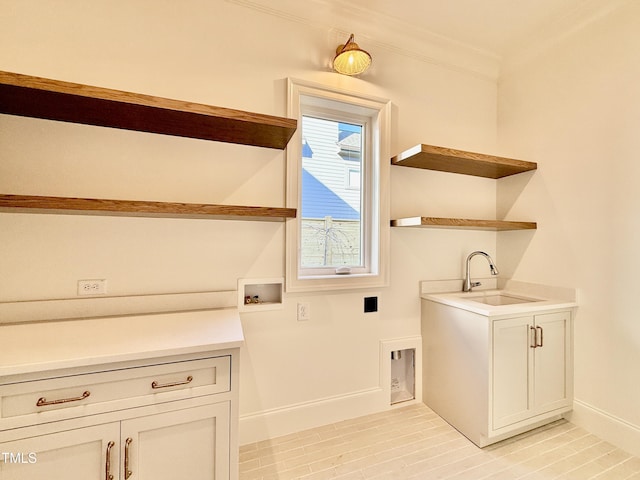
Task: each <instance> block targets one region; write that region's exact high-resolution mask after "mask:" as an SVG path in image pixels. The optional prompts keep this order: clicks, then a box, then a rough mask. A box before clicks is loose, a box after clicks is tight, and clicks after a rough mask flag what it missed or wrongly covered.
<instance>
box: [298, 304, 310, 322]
mask: <svg viewBox="0 0 640 480" xmlns="http://www.w3.org/2000/svg"><path fill="white" fill-rule="evenodd" d="M307 320H311V304H310V303H309V302H300V303H298V321H299V322H304V321H307Z"/></svg>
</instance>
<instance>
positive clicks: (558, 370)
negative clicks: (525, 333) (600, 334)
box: [534, 312, 571, 413]
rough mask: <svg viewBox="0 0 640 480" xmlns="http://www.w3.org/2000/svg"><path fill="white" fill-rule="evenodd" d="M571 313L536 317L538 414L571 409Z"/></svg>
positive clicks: (536, 404)
mask: <svg viewBox="0 0 640 480" xmlns="http://www.w3.org/2000/svg"><path fill="white" fill-rule="evenodd" d="M570 322H571V313H570V312H559V313H549V314H544V315H536V317H535V324H536V330H537V336H538V338H537V342H538V347H537V348H536V349H535V401H534V405H535V410H536V413H543V412H548V411H551V410H555V409H556V408H562V407H564V406H566V405H568V404H569V403H570V402H571V400H570V395H569V387H570V386H569V385H568V376H569V368H570V354H571V347H570V345H571V344H570V341H571V323H570Z"/></svg>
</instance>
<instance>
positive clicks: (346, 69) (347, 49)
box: [333, 34, 371, 75]
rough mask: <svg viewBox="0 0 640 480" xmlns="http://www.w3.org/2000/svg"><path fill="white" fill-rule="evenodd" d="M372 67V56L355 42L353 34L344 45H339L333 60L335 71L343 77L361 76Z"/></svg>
mask: <svg viewBox="0 0 640 480" xmlns="http://www.w3.org/2000/svg"><path fill="white" fill-rule="evenodd" d="M369 65H371V55H369V53H368V52H365V51H364V50H362V49H361V48H360V47H359V46H358V44H357V43H356V42H354V41H353V34H351V36H350V37H349V40H347V43H345V44H344V45H339V46H338V48H337V49H336V56H335V58H334V59H333V69H334V70H335V71H336V72H338V73H342V74H343V75H359V74H361V73H362V72H364V71H365V70H366V69H367V68H369Z"/></svg>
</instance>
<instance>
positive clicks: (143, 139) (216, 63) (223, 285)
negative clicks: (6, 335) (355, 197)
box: [0, 0, 568, 442]
mask: <svg viewBox="0 0 640 480" xmlns="http://www.w3.org/2000/svg"><path fill="white" fill-rule="evenodd" d="M0 11H2V12H3V16H2V22H3V23H2V25H1V28H0V69H2V70H6V71H13V72H18V73H25V74H31V75H39V76H43V77H49V78H55V79H60V80H67V81H73V82H78V83H86V84H90V85H98V86H103V87H110V88H118V89H122V90H128V91H133V92H141V93H146V94H153V95H159V96H164V97H170V98H177V99H181V100H192V101H196V102H202V103H209V104H213V105H219V106H225V107H231V108H239V109H245V110H249V111H255V112H260V113H267V114H275V115H284V112H285V111H286V104H285V99H286V90H285V85H286V81H285V79H286V78H287V77H296V78H301V79H304V80H310V81H314V82H319V83H323V84H327V85H332V86H335V87H339V88H343V89H347V90H351V91H355V92H364V93H367V94H371V95H376V96H379V97H384V98H389V99H390V100H391V101H392V102H393V125H394V126H393V132H392V152H393V153H394V154H395V153H398V152H399V151H401V150H403V149H406V148H408V147H411V146H413V145H415V144H417V143H420V142H424V143H431V144H435V145H444V146H450V147H455V148H462V149H468V150H474V151H485V152H487V153H497V152H495V138H496V99H497V96H496V95H497V93H496V83H495V81H494V80H492V79H491V78H488V77H486V76H483V75H479V74H476V73H470V72H468V71H466V70H464V69H461V68H458V67H450V66H448V65H447V62H446V61H443V60H438V61H435V60H433V61H432V60H430V59H429V58H428V57H421V56H418V55H414V54H407V53H406V52H403V51H402V50H401V49H399V48H390V47H389V46H385V45H382V44H379V43H378V44H376V43H375V42H373V41H372V42H371V44H370V45H366V43H367V41H366V38H361V39H359V41H360V43H361V44H362V45H363V46H365V45H366V47H367V48H368V50H369V51H371V53H372V54H373V56H374V65H373V67H372V69H371V70H370V72H369V73H367V74H366V75H364V76H363V77H362V78H360V79H354V78H347V77H342V76H338V75H337V74H334V73H331V72H330V71H329V70H328V67H327V65H328V63H329V60H330V58H331V53H332V50H334V49H335V46H336V45H335V43H334V41H333V40H332V39H333V38H334V36H335V32H333V31H332V30H331V27H332V26H331V25H324V24H323V25H315V24H310V23H307V22H304V21H300V20H299V19H296V18H288V17H286V16H278V15H271V14H268V13H263V12H261V11H256V10H253V9H249V8H245V7H241V6H239V5H237V4H234V3H229V2H225V1H221V0H216V1H198V0H188V1H184V2H173V1H172V2H169V1H150V0H149V1H136V2H131V1H125V0H110V1H106V0H105V1H91V2H87V1H85V0H82V1H81V0H68V1H65V2H43V1H41V0H37V1H36V0H24V1H21V2H14V1H10V0H0ZM340 26H341V28H350V25H348V24H346V25H345V24H344V20H342V21H341V23H340ZM0 148H1V153H0V156H1V158H2V161H1V162H0V191H2V192H3V193H16V194H35V195H37V194H43V195H66V196H87V197H105V198H110V197H111V198H124V199H149V200H174V201H185V202H210V203H230V204H249V205H251V204H258V205H266V206H283V205H284V204H285V198H284V173H285V156H284V153H283V152H280V151H275V150H266V149H258V148H253V147H243V146H235V145H225V144H218V143H213V142H204V141H198V140H189V139H180V138H172V137H162V136H158V135H148V134H143V133H136V132H124V131H117V130H109V129H98V128H93V127H86V126H78V125H67V124H62V123H54V122H48V121H42V120H33V119H24V118H17V117H9V116H0ZM499 153H504V154H511V155H514V156H523V157H524V156H525V153H528V152H521V151H520V150H519V148H518V145H514V146H513V148H512V149H511V150H503V151H502V152H499ZM391 177H392V178H391V192H389V194H390V195H391V208H392V212H391V214H392V217H394V216H409V215H421V214H426V215H434V216H463V217H470V218H474V217H477V218H492V217H493V216H494V215H495V209H496V204H495V195H496V187H495V182H494V181H491V180H486V179H478V178H473V177H466V176H455V175H450V174H443V173H436V172H422V171H415V170H412V169H406V168H400V167H393V168H392V172H391ZM284 249H285V244H284V225H283V224H279V223H251V222H230V221H208V220H184V219H142V218H111V217H85V216H63V215H23V214H8V213H2V214H0V301H2V302H9V301H28V300H36V299H45V298H73V297H75V293H76V282H77V280H78V279H85V278H107V279H108V288H109V294H110V295H118V296H120V295H123V296H126V295H134V294H151V293H167V292H194V291H210V290H230V289H235V286H236V281H237V279H238V278H256V277H258V278H259V277H278V276H281V275H283V270H284ZM476 249H483V250H486V251H488V252H489V253H490V254H492V255H495V254H496V252H495V250H496V235H495V234H494V233H490V232H464V231H457V230H451V231H448V230H402V231H399V230H393V231H392V232H391V252H390V255H391V284H390V286H389V287H388V288H383V289H378V290H375V291H350V292H335V293H331V294H309V295H291V294H289V295H286V296H285V299H284V309H283V310H279V311H271V312H263V313H248V314H242V321H243V326H244V329H245V334H246V347H245V348H244V349H243V355H242V367H241V386H240V388H241V405H240V408H241V416H242V418H243V420H242V422H241V436H242V439H241V440H242V441H243V442H244V441H250V440H253V439H256V438H260V437H264V436H268V435H277V434H282V433H285V432H286V431H288V430H293V429H297V428H304V427H305V426H308V425H313V424H321V423H326V422H330V421H334V420H336V419H338V418H341V417H345V416H350V415H353V416H355V415H358V414H362V413H365V412H367V411H374V410H380V409H383V408H386V406H387V403H388V399H386V398H383V397H382V396H381V394H380V378H379V375H380V359H379V350H380V344H379V342H380V340H383V339H390V338H398V337H406V336H411V335H417V334H419V333H420V332H419V306H420V304H419V299H418V293H419V292H418V282H419V281H420V280H425V279H434V278H460V277H461V276H462V265H463V259H464V257H465V256H466V254H467V253H469V252H470V251H472V250H476ZM494 258H496V257H494ZM496 260H497V262H498V264H500V255H497V258H496ZM567 281H568V280H567ZM370 295H378V296H379V312H378V313H372V314H366V315H365V314H364V313H363V305H362V303H363V297H365V296H370ZM298 301H306V302H309V303H310V304H311V312H312V319H311V321H309V322H297V321H296V303H297V302H298Z"/></svg>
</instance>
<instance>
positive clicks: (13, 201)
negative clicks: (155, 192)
mask: <svg viewBox="0 0 640 480" xmlns="http://www.w3.org/2000/svg"><path fill="white" fill-rule="evenodd" d="M0 211H1V212H14V213H25V212H26V213H58V214H60V213H63V214H79V215H117V216H119V215H123V216H139V217H170V218H215V219H221V220H263V221H284V220H286V219H287V218H295V216H296V210H295V209H294V208H272V207H245V206H236V205H213V204H200V203H176V202H146V201H139V200H107V199H97V198H69V197H43V196H31V195H2V194H0Z"/></svg>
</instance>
